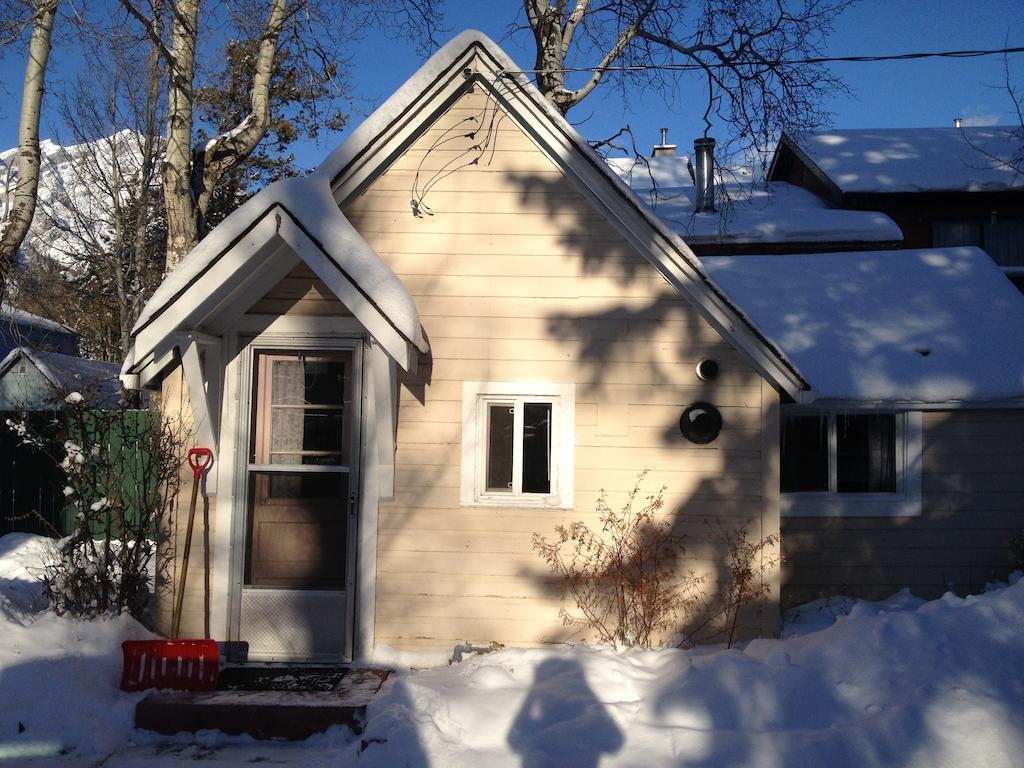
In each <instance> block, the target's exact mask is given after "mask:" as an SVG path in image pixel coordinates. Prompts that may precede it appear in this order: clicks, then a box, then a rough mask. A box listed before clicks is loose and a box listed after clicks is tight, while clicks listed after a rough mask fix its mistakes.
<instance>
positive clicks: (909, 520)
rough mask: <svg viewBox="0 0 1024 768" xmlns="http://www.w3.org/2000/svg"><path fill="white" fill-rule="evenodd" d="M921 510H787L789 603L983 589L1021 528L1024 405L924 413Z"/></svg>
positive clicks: (1006, 560)
mask: <svg viewBox="0 0 1024 768" xmlns="http://www.w3.org/2000/svg"><path fill="white" fill-rule="evenodd" d="M923 421H924V424H923V435H922V441H923V446H922V448H923V468H922V473H923V474H922V491H923V509H922V514H921V516H920V517H902V518H785V517H784V518H783V519H782V549H783V555H784V557H785V558H786V561H787V562H786V565H785V567H784V571H783V587H782V604H783V607H789V606H792V605H796V604H799V603H802V602H806V601H808V600H813V599H815V598H817V597H823V596H826V595H838V594H846V595H853V596H857V597H865V598H868V599H880V598H882V597H885V596H887V595H890V594H892V593H893V592H895V591H896V590H897V589H899V588H901V587H909V588H910V589H911V591H912V592H913V593H914V594H915V595H918V596H921V597H925V598H932V597H938V596H939V595H941V594H942V593H944V592H946V591H947V590H950V589H952V590H953V591H955V592H957V593H959V594H965V593H970V592H978V591H981V590H982V589H983V588H984V585H985V582H986V581H991V580H992V579H995V578H1005V576H1006V575H1007V573H1008V572H1009V571H1010V570H1011V567H1012V557H1011V553H1010V539H1011V537H1012V536H1014V535H1015V534H1017V533H1020V532H1021V530H1022V529H1024V411H948V412H928V413H925V414H924V420H923Z"/></svg>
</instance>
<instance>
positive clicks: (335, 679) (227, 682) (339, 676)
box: [217, 666, 386, 693]
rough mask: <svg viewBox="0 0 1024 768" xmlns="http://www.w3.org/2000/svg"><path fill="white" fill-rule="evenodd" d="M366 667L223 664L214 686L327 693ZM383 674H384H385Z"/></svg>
mask: <svg viewBox="0 0 1024 768" xmlns="http://www.w3.org/2000/svg"><path fill="white" fill-rule="evenodd" d="M366 671H367V670H365V669H362V668H360V669H352V668H350V667H331V666H313V667H225V668H224V669H222V670H221V671H220V678H219V680H218V683H217V688H218V689H220V690H222V691H309V692H312V693H330V692H332V691H337V690H339V689H340V688H342V687H344V685H343V684H344V683H346V682H351V681H346V678H347V677H349V676H352V675H355V676H357V677H359V676H362V675H363V674H364V673H365V672H366ZM385 676H386V675H385Z"/></svg>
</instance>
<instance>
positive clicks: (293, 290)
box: [248, 264, 351, 316]
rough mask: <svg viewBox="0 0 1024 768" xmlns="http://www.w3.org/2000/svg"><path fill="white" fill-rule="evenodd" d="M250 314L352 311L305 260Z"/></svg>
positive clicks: (322, 313) (340, 312)
mask: <svg viewBox="0 0 1024 768" xmlns="http://www.w3.org/2000/svg"><path fill="white" fill-rule="evenodd" d="M248 314H250V315H328V316H337V315H349V314H351V313H350V312H349V311H348V308H347V307H346V306H345V305H344V304H342V303H341V302H340V301H339V300H338V297H337V296H335V295H334V294H333V293H331V289H330V288H328V287H327V286H326V285H324V283H323V281H322V280H320V278H318V277H317V276H316V274H315V273H314V272H313V270H312V269H310V268H309V267H307V266H306V265H305V264H300V265H299V266H297V267H295V269H293V270H292V271H291V272H289V273H288V275H287V276H286V277H285V278H284V279H283V280H281V282H279V283H278V284H277V285H275V286H274V287H273V288H271V289H270V290H269V291H267V294H266V295H265V296H264V297H263V298H262V299H260V300H259V301H257V302H256V303H255V304H253V306H252V307H251V308H250V309H249V312H248Z"/></svg>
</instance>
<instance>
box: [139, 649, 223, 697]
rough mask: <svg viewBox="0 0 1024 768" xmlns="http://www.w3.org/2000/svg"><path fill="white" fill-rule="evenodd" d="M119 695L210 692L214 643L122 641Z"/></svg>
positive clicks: (215, 665) (215, 667) (216, 656)
mask: <svg viewBox="0 0 1024 768" xmlns="http://www.w3.org/2000/svg"><path fill="white" fill-rule="evenodd" d="M121 650H122V651H123V652H124V672H123V673H122V675H121V690H122V691H143V690H145V689H147V688H175V689H177V690H180V691H214V690H216V689H217V675H218V673H219V671H220V652H219V651H218V650H217V643H216V641H214V640H125V641H124V642H123V643H121Z"/></svg>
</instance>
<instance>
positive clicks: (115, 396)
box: [0, 347, 121, 408]
mask: <svg viewBox="0 0 1024 768" xmlns="http://www.w3.org/2000/svg"><path fill="white" fill-rule="evenodd" d="M22 357H25V358H27V359H28V360H30V361H31V362H32V364H33V365H34V366H35V367H36V368H37V369H38V370H39V372H40V373H41V374H42V375H43V377H44V378H45V379H46V380H47V381H48V382H49V383H50V385H51V386H52V387H53V388H54V390H55V392H56V394H58V395H59V396H60V397H63V396H65V395H68V394H70V393H71V392H78V393H80V394H82V395H83V396H84V397H85V400H86V402H87V403H88V404H89V405H90V406H93V407H96V408H116V407H117V405H118V403H119V402H120V400H121V382H120V380H119V378H118V374H119V372H120V370H121V366H120V365H118V364H117V363H110V362H106V361H104V360H92V359H89V358H85V357H75V356H73V355H65V354H62V353H60V352H41V351H39V350H37V349H31V348H29V347H15V348H14V349H12V350H11V351H10V352H8V353H7V356H6V357H4V359H3V361H0V376H2V375H4V374H5V373H7V371H8V370H10V369H11V367H12V366H13V365H14V364H15V363H16V362H17V361H18V360H19V359H20V358H22Z"/></svg>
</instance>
